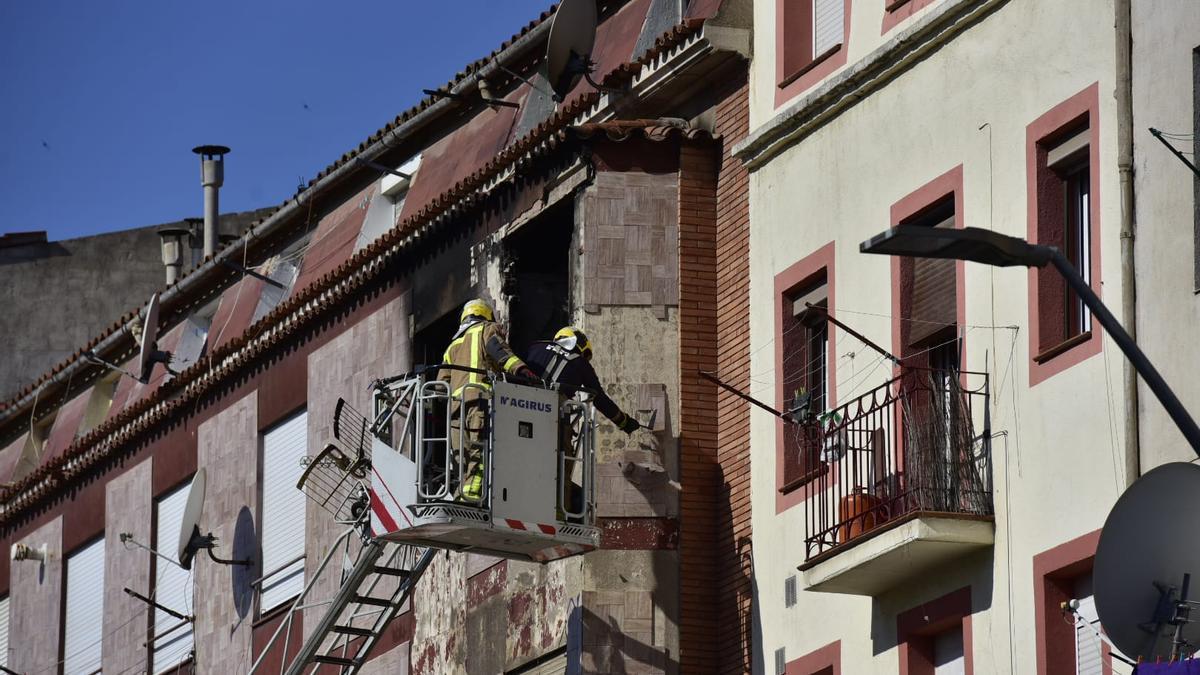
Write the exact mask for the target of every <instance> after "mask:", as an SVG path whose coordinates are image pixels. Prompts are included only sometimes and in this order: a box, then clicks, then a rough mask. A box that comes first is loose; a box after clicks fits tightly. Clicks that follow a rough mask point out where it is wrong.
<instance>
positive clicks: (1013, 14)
mask: <svg viewBox="0 0 1200 675" xmlns="http://www.w3.org/2000/svg"><path fill="white" fill-rule="evenodd" d="M851 4H852V5H853V10H852V15H851V17H850V21H851V29H850V31H851V45H850V63H849V65H848V66H847V68H849V69H853V68H854V67H855V60H856V59H857V58H860V57H862V56H863V55H865V54H866V52H867V51H868V50H869V49H871V48H873V46H878V45H879V44H881V40H882V39H883V38H881V37H880V35H879V32H880V25H881V18H882V13H883V9H882V6H883V4H884V3H882V2H866V1H864V0H854V1H853V2H852V3H851ZM914 4H917V5H919V4H920V3H914ZM947 4H950V3H949V2H943V3H934V4H932V5H930V6H929V7H930V9H927V10H923V11H925V12H929V11H936V7H937V6H938V5H947ZM755 6H756V16H755V23H756V25H759V26H763V25H773V24H772V21H773V17H774V12H775V8H776V3H775V2H774V1H771V0H762V1H760V2H757V3H756V5H755ZM1077 9H1078V8H1077V7H1076V6H1075V5H1073V3H1045V2H1034V1H1031V0H1013V1H1011V2H1008V3H1006V4H1003V5H1002V6H1000V8H999V9H997V10H996V11H995V12H994V13H993V14H991V15H989V16H987V17H986V18H984V19H982V20H981V21H979V22H978V23H976V24H975V25H974V26H972V27H971V28H969V29H968V30H966V32H964V33H963V34H961V35H959V36H958V37H957V38H955V39H954V40H953V41H952V42H950V43H949V44H947V45H945V46H943V47H941V48H940V49H937V50H935V51H933V52H932V53H931V54H929V55H927V56H926V57H925V58H924V59H923V60H922V61H920V62H918V63H917V64H916V65H914V66H913V67H912V68H911V69H908V70H906V71H904V72H901V73H900V74H898V75H897V76H896V77H895V78H894V79H893V80H891V81H889V82H888V83H887V84H886V85H885V86H883V88H882V89H880V90H878V91H875V92H873V93H870V94H869V95H866V96H865V97H864V98H863V99H862V100H860V101H858V102H856V103H855V104H854V105H853V106H852V107H850V108H849V109H848V110H846V111H845V112H842V113H841V114H840V115H837V116H835V117H833V118H832V119H830V120H829V121H827V122H825V123H824V124H822V125H820V126H819V127H817V128H816V129H815V130H814V131H813V132H812V133H811V134H810V135H807V136H805V137H803V138H802V139H801V140H799V141H798V142H796V143H794V144H793V145H791V146H790V147H787V148H786V149H784V150H783V151H782V152H780V153H779V154H778V155H776V156H774V157H772V158H771V159H770V160H769V161H767V163H766V164H764V165H763V166H761V167H760V168H758V169H757V170H755V171H754V172H752V174H751V180H750V200H751V235H750V256H751V257H750V261H751V263H750V264H751V274H750V298H751V300H750V307H751V309H750V324H751V345H750V352H751V365H750V372H751V373H753V375H752V378H751V385H750V386H751V391H752V392H754V393H756V394H759V395H762V396H763V397H765V398H767V400H768V402H773V399H774V398H775V385H776V378H777V377H779V373H778V372H777V369H776V364H775V357H774V349H775V344H776V342H775V341H776V340H778V339H779V336H778V335H777V334H776V328H775V318H774V312H773V310H774V306H775V304H776V302H777V301H776V299H775V297H774V293H775V291H774V281H775V277H776V275H778V274H780V273H781V272H783V271H784V270H786V269H787V268H788V267H789V266H791V265H793V264H795V263H796V262H798V261H800V260H802V259H804V258H805V257H806V256H809V255H810V254H812V253H814V252H815V251H817V250H818V249H820V248H822V247H824V246H826V245H827V244H829V243H830V242H833V245H834V253H833V256H834V263H835V265H834V270H835V271H834V272H833V279H832V281H831V284H835V285H836V291H835V295H836V297H835V299H834V301H833V313H834V315H835V316H836V317H837V318H839V319H841V320H842V321H844V322H846V323H848V324H849V325H850V326H852V327H853V328H854V329H856V330H857V331H859V332H861V333H863V334H864V335H866V336H867V337H868V338H870V339H872V340H873V341H875V342H876V343H878V344H881V345H883V346H885V347H889V348H890V347H891V346H892V344H893V339H892V336H893V323H892V322H893V319H894V318H895V317H894V316H893V314H894V312H895V310H894V309H893V304H892V294H893V293H895V292H896V291H897V289H894V288H892V283H893V282H892V276H891V261H889V260H888V259H887V258H884V257H876V256H864V255H861V254H860V253H859V251H858V245H859V242H861V241H864V240H866V239H868V238H869V237H871V236H873V235H875V234H877V233H879V232H881V231H883V230H885V229H887V228H888V227H889V226H890V225H891V221H890V207H891V205H892V204H894V203H896V202H898V201H899V200H901V199H902V198H904V197H905V196H906V195H908V194H910V193H912V192H913V191H915V190H916V189H918V188H920V187H921V186H923V185H925V184H926V183H928V182H929V181H931V180H933V179H934V178H936V177H938V176H941V175H943V174H945V173H946V172H948V171H951V170H952V169H954V168H955V167H957V166H959V165H961V166H962V175H963V204H962V212H961V213H960V214H959V217H960V219H961V221H962V224H965V225H967V226H979V227H990V228H992V229H995V230H998V231H1001V232H1004V233H1006V234H1011V235H1015V236H1019V237H1025V236H1026V226H1027V199H1026V197H1027V194H1026V184H1027V171H1026V128H1027V126H1028V125H1029V124H1030V123H1031V122H1033V121H1034V120H1035V119H1037V118H1038V117H1039V116H1041V115H1042V114H1044V113H1045V112H1047V111H1048V110H1049V109H1051V108H1052V107H1053V106H1055V105H1056V104H1058V103H1060V102H1062V101H1064V100H1066V99H1068V98H1069V97H1071V96H1073V95H1075V94H1077V93H1078V92H1081V91H1083V90H1085V89H1087V88H1088V87H1090V86H1092V85H1094V84H1095V85H1096V86H1097V90H1098V92H1099V130H1098V132H1097V135H1096V138H1097V139H1098V143H1099V147H1100V167H1099V175H1100V183H1099V184H1098V185H1095V186H1093V194H1094V195H1095V198H1097V199H1099V202H1100V224H1101V243H1100V249H1101V261H1102V262H1101V268H1100V270H1101V271H1100V276H1101V277H1102V282H1103V297H1104V298H1105V299H1106V300H1108V301H1109V302H1110V304H1111V306H1119V305H1118V304H1117V299H1118V298H1119V297H1120V283H1121V279H1120V275H1119V265H1118V261H1119V249H1118V246H1119V238H1118V223H1119V202H1118V199H1117V195H1118V191H1117V188H1118V185H1117V171H1116V154H1115V140H1116V117H1115V114H1116V107H1115V103H1114V99H1113V97H1112V91H1113V87H1114V86H1115V81H1114V75H1113V70H1112V68H1113V65H1112V64H1113V58H1114V57H1113V44H1114V39H1113V34H1112V6H1111V3H1109V2H1104V3H1098V4H1094V5H1091V6H1090V9H1091V11H1090V12H1089V13H1087V14H1086V15H1080V14H1079V13H1078V12H1077V11H1076V10H1077ZM919 20H920V16H917V17H914V18H913V19H910V22H915V21H919ZM1068 25H1069V26H1071V29H1070V30H1069V31H1065V30H1064V29H1063V27H1064V26H1068ZM755 41H756V42H755V54H756V63H755V65H754V73H755V77H754V78H753V88H752V98H753V103H752V110H753V112H754V114H753V115H752V120H751V132H752V133H753V131H754V129H755V127H758V126H761V125H763V124H769V123H770V120H769V119H768V118H770V117H771V116H772V115H773V111H774V110H775V102H774V100H775V86H774V80H773V79H772V76H769V75H768V74H767V70H768V69H773V68H774V60H773V59H774V49H775V45H774V36H773V34H772V33H771V32H770V31H758V32H756V34H755ZM772 72H773V71H772ZM834 77H837V75H836V74H835V75H834ZM818 86H819V85H818ZM1184 278H1185V277H1181V281H1180V283H1183V280H1184ZM889 289H891V290H890V291H889ZM1027 291H1028V276H1027V274H1026V272H1025V271H1023V270H1014V269H991V268H987V267H983V266H980V265H967V266H966V267H965V291H964V294H965V322H963V323H965V326H966V327H965V331H966V332H965V343H966V354H965V365H964V367H965V369H969V370H975V371H986V372H987V373H988V374H989V376H990V386H991V392H992V400H991V405H992V410H991V414H992V419H991V422H992V427H993V430H994V431H995V432H1001V433H1003V434H1004V436H1002V437H1000V438H997V439H996V441H995V444H994V446H993V467H994V476H995V496H994V504H995V508H996V511H997V514H996V543H995V546H994V547H993V548H992V549H991V550H990V551H989V552H988V554H987V555H982V556H976V557H972V558H967V559H963V560H961V561H960V562H958V563H956V564H955V566H954V567H953V569H947V570H944V571H939V572H938V573H937V574H931V575H928V576H927V577H923V578H921V579H919V580H918V581H917V582H915V583H913V584H909V585H907V586H905V587H904V588H900V589H895V590H894V591H892V592H890V593H885V594H884V595H883V596H880V597H878V598H875V599H872V598H869V597H865V596H843V595H834V594H824V593H811V592H801V593H800V597H799V602H798V603H797V604H796V605H795V606H794V607H791V608H785V606H784V598H783V595H784V583H785V579H786V578H788V577H789V576H792V575H798V572H797V571H796V567H797V566H798V565H799V564H801V563H803V562H804V559H805V552H804V547H803V536H804V533H805V531H806V524H805V514H806V511H805V509H806V508H807V507H806V506H805V505H804V504H797V505H795V506H791V507H790V508H783V509H782V510H780V508H779V502H778V501H777V500H778V491H777V487H778V483H777V477H776V464H775V462H776V452H777V450H776V420H775V418H773V417H772V416H770V415H768V414H766V413H764V412H762V411H759V410H753V412H752V413H751V415H752V434H751V439H752V458H753V460H752V461H753V469H752V475H753V478H752V480H753V530H754V534H755V546H754V574H755V592H756V608H757V613H758V616H757V617H756V623H757V625H758V626H760V629H759V635H760V637H759V640H758V646H757V649H758V650H759V651H760V652H761V653H762V654H764V655H765V656H766V659H767V662H766V665H765V666H763V667H764V668H765V669H767V670H770V668H771V665H770V664H771V657H772V655H773V654H774V652H775V650H776V649H778V648H780V647H783V648H785V650H786V655H787V659H788V660H792V659H795V658H797V657H799V656H802V655H804V654H806V653H809V652H812V651H814V650H816V649H818V648H820V647H823V646H825V645H828V644H830V643H832V642H834V641H837V640H840V641H841V646H840V650H841V659H842V661H841V663H842V666H841V667H842V672H849V673H872V672H874V673H894V672H896V671H897V668H898V650H897V647H896V636H895V631H896V615H897V613H898V612H900V611H902V610H905V609H908V608H910V607H913V606H916V605H919V604H920V603H922V602H927V601H929V600H931V599H934V598H937V597H939V596H941V595H943V594H945V593H947V592H949V591H953V590H955V589H957V588H961V587H963V586H965V585H970V586H971V588H972V596H973V603H972V606H973V608H974V610H975V613H974V614H973V616H972V629H973V632H974V635H975V640H974V643H973V652H974V663H975V672H1035V670H1034V663H1035V644H1036V640H1035V631H1034V607H1033V600H1032V599H1033V597H1034V588H1033V578H1032V575H1031V573H1030V569H1031V563H1030V561H1031V558H1032V556H1033V555H1035V554H1037V553H1039V552H1041V551H1044V550H1046V549H1048V548H1050V547H1052V546H1055V545H1057V544H1060V543H1062V542H1064V541H1067V540H1069V539H1072V538H1074V537H1077V536H1079V535H1081V534H1084V533H1087V532H1090V531H1093V530H1095V529H1097V528H1099V527H1100V526H1101V524H1102V523H1103V519H1104V517H1105V515H1106V514H1107V511H1108V508H1109V507H1110V506H1111V505H1112V503H1113V502H1114V500H1115V498H1116V496H1117V494H1118V493H1119V491H1120V490H1121V489H1122V487H1123V457H1122V456H1121V452H1122V447H1123V446H1122V442H1121V437H1120V434H1121V426H1120V425H1121V410H1122V408H1121V405H1122V402H1121V391H1120V386H1119V383H1120V373H1121V359H1120V357H1119V352H1118V351H1117V350H1116V349H1115V347H1114V346H1113V345H1112V343H1111V342H1107V341H1106V342H1105V344H1104V345H1103V351H1102V352H1100V353H1099V354H1096V355H1094V356H1092V357H1090V358H1088V359H1086V360H1083V361H1082V362H1081V363H1078V364H1076V365H1074V366H1073V367H1070V368H1068V369H1066V370H1064V371H1063V372H1061V373H1059V374H1057V375H1054V376H1052V377H1050V378H1049V379H1046V380H1044V381H1042V382H1040V383H1038V384H1037V385H1036V386H1032V387H1031V386H1030V385H1029V382H1030V373H1031V367H1032V366H1031V357H1032V354H1030V353H1029V340H1028V331H1029V328H1030V325H1029V312H1028V292H1027ZM1013 327H1015V328H1013ZM830 336H831V337H830V339H831V340H832V341H833V342H834V344H835V346H836V360H835V365H834V375H833V378H834V380H835V381H836V384H837V399H838V401H839V402H845V401H847V400H849V399H850V398H851V397H852V395H855V394H861V393H863V392H865V391H867V390H869V389H871V388H873V387H876V386H878V385H880V384H883V383H884V382H885V381H886V380H887V379H889V378H890V377H891V376H892V369H891V366H890V364H888V363H886V362H883V361H882V360H881V359H880V358H879V357H878V355H876V354H875V353H874V352H872V351H871V350H870V349H869V348H867V347H865V346H864V345H863V344H862V343H860V342H858V341H857V340H855V339H854V338H852V337H850V336H848V335H847V334H845V333H844V332H841V331H839V330H837V329H836V328H832V327H831V329H830ZM977 423H978V421H977ZM777 511H778V512H777Z"/></svg>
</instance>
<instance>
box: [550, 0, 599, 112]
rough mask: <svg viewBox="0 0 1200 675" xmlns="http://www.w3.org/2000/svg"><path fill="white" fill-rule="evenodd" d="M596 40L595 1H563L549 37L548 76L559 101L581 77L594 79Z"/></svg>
mask: <svg viewBox="0 0 1200 675" xmlns="http://www.w3.org/2000/svg"><path fill="white" fill-rule="evenodd" d="M595 42H596V2H595V0H562V2H560V3H558V9H557V10H556V11H555V12H554V19H553V21H552V23H551V24H550V37H549V38H547V40H546V79H547V80H548V81H549V82H550V88H551V89H553V90H554V98H555V100H558V101H562V100H563V97H564V96H566V95H567V93H568V92H570V91H571V90H572V89H574V88H575V85H576V84H578V83H579V78H580V77H587V78H588V83H590V84H591V85H592V86H594V87H597V88H599V87H598V86H597V85H596V83H595V82H592V79H591V72H592V66H593V64H592V46H593V45H594V44H595Z"/></svg>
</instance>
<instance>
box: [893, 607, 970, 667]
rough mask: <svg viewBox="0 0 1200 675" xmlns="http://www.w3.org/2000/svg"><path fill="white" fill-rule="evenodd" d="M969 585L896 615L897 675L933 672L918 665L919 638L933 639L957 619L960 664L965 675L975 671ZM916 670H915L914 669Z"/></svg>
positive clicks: (950, 627)
mask: <svg viewBox="0 0 1200 675" xmlns="http://www.w3.org/2000/svg"><path fill="white" fill-rule="evenodd" d="M973 612H974V610H973V609H972V601H971V587H970V586H964V587H963V588H960V589H958V590H957V591H952V592H950V593H947V594H946V595H943V596H942V597H940V598H937V599H935V600H931V601H929V602H924V603H921V604H920V605H917V606H916V607H914V608H912V609H909V610H905V611H903V612H900V613H899V614H897V615H896V640H897V642H898V643H899V645H900V650H899V651H900V675H923V674H924V673H927V672H928V673H932V672H933V669H932V668H931V667H925V668H922V667H920V666H919V665H918V661H917V660H916V658H915V657H916V654H915V652H917V650H918V649H919V647H918V646H917V644H916V643H917V642H918V641H923V640H929V639H932V638H933V637H934V636H935V635H936V634H938V633H942V632H945V631H947V630H949V629H952V628H953V627H954V625H955V623H956V622H957V623H958V624H959V625H960V626H961V630H962V638H963V661H964V663H963V666H964V668H963V669H964V671H965V672H966V674H967V675H973V673H974V672H975V658H974V651H975V650H974V639H973V636H972V634H971V615H972V613H973ZM914 671H915V672H914Z"/></svg>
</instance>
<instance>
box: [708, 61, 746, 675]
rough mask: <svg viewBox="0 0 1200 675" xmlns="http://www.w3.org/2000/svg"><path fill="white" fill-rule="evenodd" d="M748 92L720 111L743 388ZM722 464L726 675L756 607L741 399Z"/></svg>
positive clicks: (721, 315)
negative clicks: (736, 154) (743, 155)
mask: <svg viewBox="0 0 1200 675" xmlns="http://www.w3.org/2000/svg"><path fill="white" fill-rule="evenodd" d="M749 121H750V106H749V87H748V84H747V82H746V79H745V76H744V75H743V77H742V79H741V81H740V82H739V83H738V84H737V85H736V86H735V87H734V89H733V91H732V92H730V93H729V94H728V95H727V96H726V97H725V98H724V99H723V100H722V101H721V102H720V104H718V106H717V115H716V131H717V133H719V134H720V135H721V138H722V142H723V146H724V147H723V150H722V153H721V166H720V171H719V173H718V174H717V176H718V177H717V203H716V211H717V251H716V253H717V260H716V262H717V266H716V268H717V280H716V281H717V324H716V331H717V364H716V365H717V372H719V373H720V374H721V377H722V378H723V379H724V380H725V381H726V382H728V383H730V384H732V385H733V386H734V387H737V388H739V389H742V390H748V389H749V388H750V379H749V374H750V370H749V369H750V259H749V254H750V201H749V192H748V183H749V175H748V172H747V171H746V168H745V167H744V166H742V163H741V162H740V161H739V160H737V159H734V158H733V157H731V156H730V154H729V150H730V148H732V147H733V146H734V145H736V144H737V143H738V142H740V141H741V140H742V139H743V138H745V137H746V134H747V132H748V129H749ZM716 410H717V428H718V431H717V463H718V464H719V471H720V477H719V479H718V481H719V488H720V489H721V490H722V491H723V492H722V493H720V496H719V498H718V499H717V503H718V504H720V505H721V508H723V509H726V510H727V511H726V512H725V513H722V514H719V518H718V520H717V551H718V560H717V563H718V565H719V567H720V569H721V575H720V577H719V580H718V583H717V589H716V592H717V597H718V607H719V611H718V613H717V616H718V619H719V621H720V625H721V626H722V630H721V631H720V637H719V640H720V642H719V646H720V651H721V660H720V664H721V667H720V670H721V672H728V673H743V672H749V671H750V666H751V656H752V655H751V649H752V645H751V634H750V617H751V611H752V608H751V606H750V600H751V597H752V593H751V577H750V572H751V568H750V553H751V546H750V541H751V539H750V411H749V408H748V406H747V404H746V403H745V402H744V401H742V400H741V399H739V398H737V397H736V396H734V395H732V394H730V393H728V392H725V391H721V392H719V394H718V396H717V406H716Z"/></svg>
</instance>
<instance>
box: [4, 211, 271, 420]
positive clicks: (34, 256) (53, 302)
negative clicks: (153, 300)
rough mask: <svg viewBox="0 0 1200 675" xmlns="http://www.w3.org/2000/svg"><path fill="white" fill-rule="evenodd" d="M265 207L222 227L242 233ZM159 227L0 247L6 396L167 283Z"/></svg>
mask: <svg viewBox="0 0 1200 675" xmlns="http://www.w3.org/2000/svg"><path fill="white" fill-rule="evenodd" d="M263 213H265V211H261V212H260V211H247V212H243V213H231V214H224V215H222V216H221V219H222V232H229V233H233V232H237V233H240V232H242V231H243V230H244V229H245V228H246V227H248V226H249V225H250V224H251V223H253V222H254V221H255V220H257V219H258V218H260V217H261V216H262V215H263ZM171 224H173V225H181V224H182V223H171ZM159 227H161V226H159V225H153V226H150V227H139V228H137V229H132V230H122V231H119V232H111V233H108V234H100V235H96V236H92V237H80V238H78V239H64V240H62V241H52V242H42V243H35V244H27V245H23V246H12V247H3V248H0V306H3V307H4V308H5V310H6V311H4V312H3V314H2V315H0V340H3V342H4V344H5V353H6V358H5V359H4V360H3V361H0V400H6V399H8V398H10V397H12V396H13V395H15V394H16V393H17V392H18V391H19V390H20V389H21V388H22V387H24V386H25V385H28V384H32V383H33V381H34V380H36V379H37V378H38V377H40V376H41V375H42V374H43V373H45V372H47V371H49V370H50V368H51V367H53V366H54V365H56V364H57V363H59V362H60V361H62V360H63V359H65V358H66V357H68V356H70V355H71V354H73V353H74V352H75V350H77V349H79V348H80V347H82V346H84V345H86V344H87V343H88V341H89V340H91V339H92V338H93V337H94V336H96V335H98V334H99V333H100V332H101V331H102V330H105V329H106V328H108V327H109V326H110V325H112V323H113V322H114V321H116V320H117V319H118V318H120V317H121V316H122V315H123V314H125V313H126V312H128V311H129V310H131V309H134V308H136V307H140V306H142V305H145V304H146V302H147V301H148V300H149V299H150V295H151V294H152V293H154V291H158V290H162V289H163V288H164V287H165V284H164V281H165V279H166V272H165V268H164V267H163V264H162V247H161V243H160V241H161V240H160V239H159V236H158V234H157V230H158V228H159Z"/></svg>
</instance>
